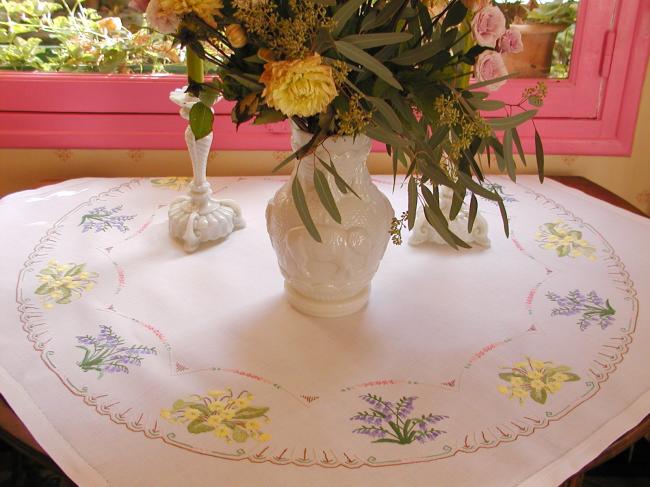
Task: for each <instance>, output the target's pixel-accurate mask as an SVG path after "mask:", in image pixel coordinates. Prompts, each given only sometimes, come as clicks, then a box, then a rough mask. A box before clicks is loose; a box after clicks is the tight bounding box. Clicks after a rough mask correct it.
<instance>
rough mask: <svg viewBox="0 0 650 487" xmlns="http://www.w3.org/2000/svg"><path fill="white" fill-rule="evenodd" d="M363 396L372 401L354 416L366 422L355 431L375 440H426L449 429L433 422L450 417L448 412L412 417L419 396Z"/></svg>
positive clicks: (356, 419)
mask: <svg viewBox="0 0 650 487" xmlns="http://www.w3.org/2000/svg"><path fill="white" fill-rule="evenodd" d="M360 398H361V399H363V400H364V401H365V402H366V403H368V405H369V406H370V408H369V409H367V410H365V411H360V412H358V413H357V414H355V415H354V416H352V417H351V418H350V419H351V420H352V421H360V422H362V423H364V424H363V425H361V426H359V427H358V428H355V429H354V430H353V433H357V434H360V435H367V436H370V437H371V438H374V441H373V443H398V444H400V445H408V444H410V443H412V442H413V441H418V442H420V443H424V442H427V441H433V440H435V439H436V438H437V437H438V436H440V435H441V434H443V433H445V432H444V431H442V430H439V429H436V428H434V427H433V426H432V425H434V424H436V423H437V422H438V421H441V420H443V419H447V418H448V416H442V415H436V414H428V415H424V414H423V415H422V416H413V417H411V414H412V413H413V411H414V409H415V407H414V405H413V404H414V402H415V400H416V399H417V397H415V396H408V397H407V396H403V397H402V398H400V399H399V401H397V403H392V402H390V401H385V400H384V399H383V398H381V397H380V396H377V395H374V394H364V395H362V396H360Z"/></svg>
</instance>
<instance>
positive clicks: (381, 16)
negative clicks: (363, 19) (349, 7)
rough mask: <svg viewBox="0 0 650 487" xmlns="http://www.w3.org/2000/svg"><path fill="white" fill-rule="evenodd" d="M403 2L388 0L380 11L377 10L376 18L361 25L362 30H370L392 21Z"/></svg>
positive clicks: (400, 0)
mask: <svg viewBox="0 0 650 487" xmlns="http://www.w3.org/2000/svg"><path fill="white" fill-rule="evenodd" d="M405 2H406V0H390V1H389V2H388V3H387V4H385V5H384V6H383V7H381V10H379V12H378V14H377V16H376V17H375V18H374V19H373V20H372V21H371V22H368V23H367V24H365V25H363V30H364V31H367V30H372V29H376V28H377V27H381V26H382V25H384V24H385V23H386V22H388V21H390V20H391V19H393V17H394V16H395V14H397V13H398V12H399V11H400V9H401V8H402V6H403V5H404V3H405Z"/></svg>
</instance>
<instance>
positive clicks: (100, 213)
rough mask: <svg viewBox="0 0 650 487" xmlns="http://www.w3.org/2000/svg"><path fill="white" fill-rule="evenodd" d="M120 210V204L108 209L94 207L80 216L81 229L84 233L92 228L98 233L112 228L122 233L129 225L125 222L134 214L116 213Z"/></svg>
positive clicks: (131, 218) (133, 216)
mask: <svg viewBox="0 0 650 487" xmlns="http://www.w3.org/2000/svg"><path fill="white" fill-rule="evenodd" d="M120 211H122V206H116V207H115V208H111V209H110V210H108V209H106V207H105V206H100V207H99V208H95V209H94V210H92V211H90V212H89V213H86V214H85V215H84V216H82V217H81V223H79V226H80V227H81V231H82V232H83V233H86V232H87V231H89V230H94V231H95V233H99V232H105V231H106V230H108V229H110V228H114V229H115V230H118V231H120V232H122V233H126V232H128V231H129V227H128V226H127V225H126V222H127V221H129V220H133V219H134V218H135V215H118V213H119V212H120Z"/></svg>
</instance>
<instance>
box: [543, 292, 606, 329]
mask: <svg viewBox="0 0 650 487" xmlns="http://www.w3.org/2000/svg"><path fill="white" fill-rule="evenodd" d="M546 297H547V298H548V299H550V300H551V301H554V302H555V303H556V304H557V305H558V307H557V308H553V310H552V311H551V316H574V315H580V319H579V320H578V323H577V324H578V325H579V326H580V329H581V330H582V331H584V330H586V329H587V328H588V327H590V326H592V325H599V326H600V328H601V329H603V330H604V329H605V328H607V327H608V326H609V325H611V324H612V323H614V315H615V314H616V310H615V309H614V308H613V307H612V305H611V304H610V303H609V299H607V300H605V301H603V299H602V298H601V297H600V296H598V294H596V291H591V292H590V293H588V294H583V293H581V292H580V290H578V289H575V290H573V291H570V292H569V293H568V294H567V295H566V296H560V295H559V294H557V293H552V292H549V293H546Z"/></svg>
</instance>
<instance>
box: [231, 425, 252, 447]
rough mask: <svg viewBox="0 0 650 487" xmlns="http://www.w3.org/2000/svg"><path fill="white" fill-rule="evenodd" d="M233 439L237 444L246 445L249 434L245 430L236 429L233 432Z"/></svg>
mask: <svg viewBox="0 0 650 487" xmlns="http://www.w3.org/2000/svg"><path fill="white" fill-rule="evenodd" d="M232 439H233V440H235V441H236V442H237V443H244V442H245V441H246V440H247V439H248V433H247V432H246V430H245V429H242V428H238V427H236V428H235V429H234V430H233V432H232Z"/></svg>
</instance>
